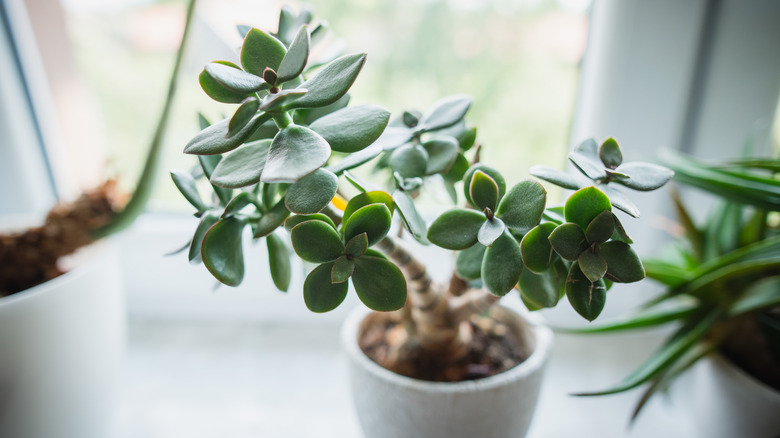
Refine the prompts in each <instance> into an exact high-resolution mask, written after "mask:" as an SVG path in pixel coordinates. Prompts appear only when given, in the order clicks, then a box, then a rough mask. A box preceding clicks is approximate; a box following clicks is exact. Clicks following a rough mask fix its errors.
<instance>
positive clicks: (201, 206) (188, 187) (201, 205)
mask: <svg viewBox="0 0 780 438" xmlns="http://www.w3.org/2000/svg"><path fill="white" fill-rule="evenodd" d="M171 178H172V179H173V183H174V184H175V185H176V188H177V189H179V192H181V194H182V195H184V199H186V200H187V201H188V202H189V203H190V204H192V206H193V207H195V208H196V209H197V210H198V212H202V211H206V210H208V208H209V207H208V206H207V205H206V203H205V202H203V199H202V198H201V197H200V193H198V188H197V186H196V185H195V178H193V177H192V175H190V174H189V173H187V172H182V171H181V170H174V171H171Z"/></svg>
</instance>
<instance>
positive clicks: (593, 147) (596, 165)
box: [569, 138, 607, 180]
mask: <svg viewBox="0 0 780 438" xmlns="http://www.w3.org/2000/svg"><path fill="white" fill-rule="evenodd" d="M598 151H599V145H598V143H596V140H594V139H592V138H589V139H587V140H585V141H583V142H582V143H580V144H579V146H577V147H576V148H575V149H574V150H573V151H572V152H571V153H570V154H569V160H570V161H571V162H572V163H574V165H575V166H577V168H578V169H580V170H581V171H582V173H584V174H585V175H586V176H587V177H588V178H590V179H593V180H597V179H600V178H604V177H606V176H607V173H606V171H605V170H604V163H602V162H601V159H600V158H599V152H598Z"/></svg>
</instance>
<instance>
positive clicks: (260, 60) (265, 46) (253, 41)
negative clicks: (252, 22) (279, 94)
mask: <svg viewBox="0 0 780 438" xmlns="http://www.w3.org/2000/svg"><path fill="white" fill-rule="evenodd" d="M285 53H287V49H285V48H284V44H282V42H281V41H279V40H277V39H276V38H274V37H272V36H271V35H269V34H267V33H265V32H263V31H262V30H260V29H255V28H252V29H251V30H250V31H249V32H247V34H246V37H245V38H244V44H243V45H242V46H241V65H242V66H243V67H244V70H246V71H248V72H249V73H252V74H254V75H256V76H260V77H262V76H263V72H264V71H265V69H266V68H269V67H270V68H271V69H273V70H274V71H276V70H278V69H279V64H280V63H281V62H282V59H284V55H285Z"/></svg>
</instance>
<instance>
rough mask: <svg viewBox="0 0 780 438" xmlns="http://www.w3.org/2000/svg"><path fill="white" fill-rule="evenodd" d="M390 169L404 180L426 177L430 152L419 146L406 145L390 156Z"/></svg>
mask: <svg viewBox="0 0 780 438" xmlns="http://www.w3.org/2000/svg"><path fill="white" fill-rule="evenodd" d="M390 167H391V168H392V169H393V171H394V172H398V173H399V174H400V175H401V176H402V177H404V178H414V177H420V176H424V175H425V169H426V168H427V167H428V152H427V151H426V150H425V149H424V148H423V147H422V146H420V145H418V144H412V143H408V144H405V145H403V146H401V147H399V148H398V149H396V150H394V151H393V153H392V154H391V155H390Z"/></svg>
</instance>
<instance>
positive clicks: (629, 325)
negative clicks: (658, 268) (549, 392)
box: [555, 304, 697, 334]
mask: <svg viewBox="0 0 780 438" xmlns="http://www.w3.org/2000/svg"><path fill="white" fill-rule="evenodd" d="M696 311H697V308H696V306H695V305H694V304H688V305H684V304H681V305H679V306H677V307H676V308H674V309H664V310H657V309H652V310H645V311H642V312H639V313H637V314H634V315H631V316H629V317H624V318H620V319H616V320H614V321H609V322H606V323H603V324H601V325H597V326H588V327H580V328H561V327H556V328H555V331H556V332H558V331H560V332H563V333H583V334H584V333H610V332H619V331H624V330H638V329H644V328H648V327H656V326H659V325H663V324H666V323H669V322H673V321H681V320H684V319H686V318H688V317H690V316H692V315H693V314H694V313H696Z"/></svg>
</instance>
